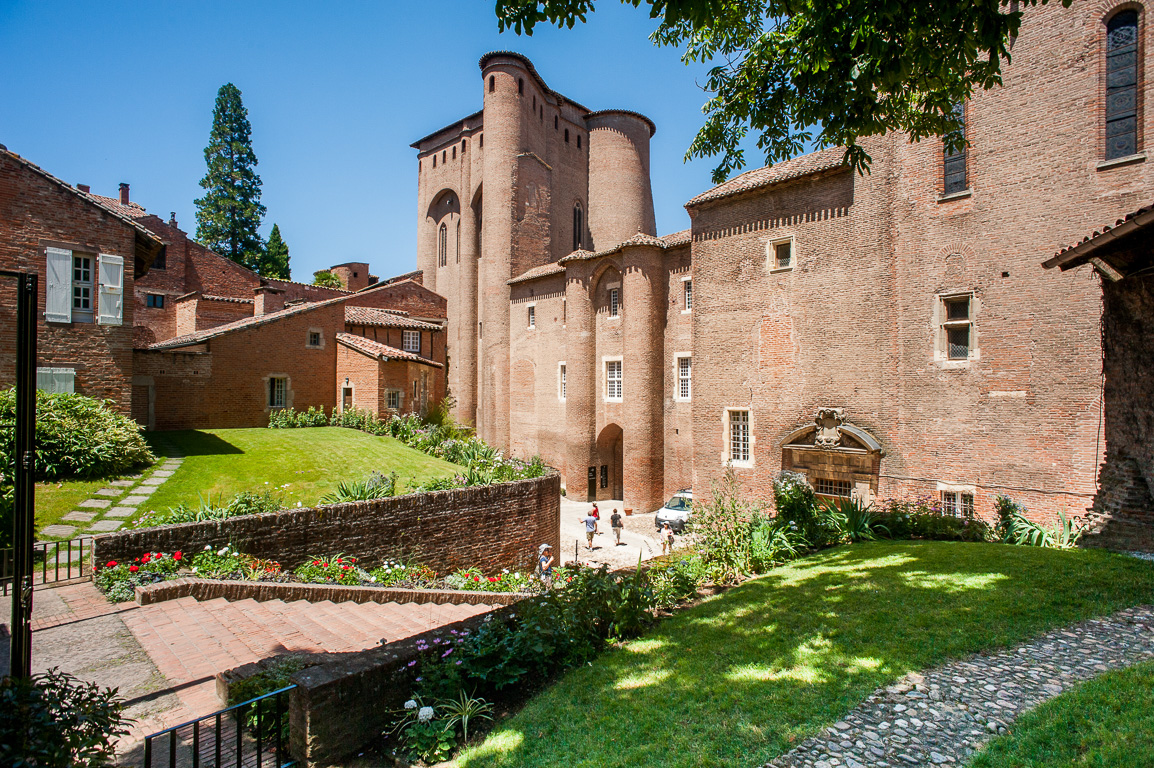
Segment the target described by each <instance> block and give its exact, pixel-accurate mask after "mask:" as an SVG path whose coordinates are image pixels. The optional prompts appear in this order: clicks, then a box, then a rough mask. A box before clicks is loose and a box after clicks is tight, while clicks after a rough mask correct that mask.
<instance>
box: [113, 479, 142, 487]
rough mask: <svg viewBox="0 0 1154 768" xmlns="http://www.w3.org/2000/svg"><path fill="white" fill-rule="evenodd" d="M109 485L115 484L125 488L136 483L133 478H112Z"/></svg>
mask: <svg viewBox="0 0 1154 768" xmlns="http://www.w3.org/2000/svg"><path fill="white" fill-rule="evenodd" d="M110 485H115V486H118V487H120V488H127V487H129V486H131V485H136V481H135V480H113V481H112V482H111V483H110Z"/></svg>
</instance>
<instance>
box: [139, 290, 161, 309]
mask: <svg viewBox="0 0 1154 768" xmlns="http://www.w3.org/2000/svg"><path fill="white" fill-rule="evenodd" d="M144 305H145V306H146V307H152V308H153V309H164V295H163V294H159V293H146V294H144Z"/></svg>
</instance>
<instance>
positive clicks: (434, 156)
mask: <svg viewBox="0 0 1154 768" xmlns="http://www.w3.org/2000/svg"><path fill="white" fill-rule="evenodd" d="M433 167H434V168H436V167H437V155H436V154H434V155H433Z"/></svg>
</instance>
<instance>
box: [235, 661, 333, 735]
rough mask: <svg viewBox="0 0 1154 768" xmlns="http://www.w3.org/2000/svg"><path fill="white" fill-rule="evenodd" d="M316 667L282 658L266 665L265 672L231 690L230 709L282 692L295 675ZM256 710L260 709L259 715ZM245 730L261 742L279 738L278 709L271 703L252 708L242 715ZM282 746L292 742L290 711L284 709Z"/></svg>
mask: <svg viewBox="0 0 1154 768" xmlns="http://www.w3.org/2000/svg"><path fill="white" fill-rule="evenodd" d="M312 666H316V664H314V663H310V662H309V661H308V660H307V659H305V658H303V657H301V656H292V655H289V656H279V657H277V658H275V659H272V660H271V661H268V662H266V663H265V665H264V669H262V670H261V671H260V672H257V673H256V674H254V675H251V676H250V677H246V678H245V679H243V680H239V681H237V682H235V683H233V684H232V685H230V686H229V687H228V705H229V706H230V707H231V706H232V705H234V704H241V703H243V702H246V701H251V700H252V699H255V698H257V697H258V696H264V695H266V694H269V693H272V692H273V691H279V690H280V689H281V688H285V687H286V686H288V685H289V684H291V683H292V676H293V674H294V673H296V672H299V671H301V670H302V669H308V668H309V667H312ZM257 707H259V708H260V711H259V713H258V711H257ZM243 717H244V721H245V727H246V728H247V729H248V731H249V733H251V734H253V736H255V737H257V738H260V739H269V738H272V737H274V736H275V735H276V730H275V729H276V726H277V723H276V707H275V704H274V703H273V702H272V701H263V702H258V703H257V704H255V705H252V706H250V707H249V708H248V709H247V710H246V711H245V712H244V713H243ZM280 728H281V742H282V743H284V744H287V743H288V738H289V711H288V707H287V706H286V707H285V708H284V711H283V712H282V713H281V722H280Z"/></svg>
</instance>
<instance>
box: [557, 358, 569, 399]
mask: <svg viewBox="0 0 1154 768" xmlns="http://www.w3.org/2000/svg"><path fill="white" fill-rule="evenodd" d="M566 374H568V369H567V368H566V367H565V361H564V360H562V361H561V362H559V363H557V399H558V400H560V401H561V402H565V396H566V394H567V392H566V385H567V384H568V382H567V381H566V380H565V379H566Z"/></svg>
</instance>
